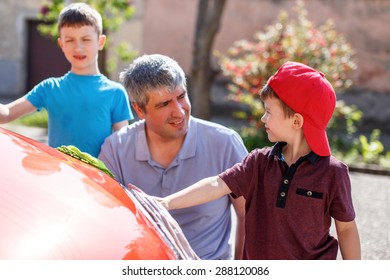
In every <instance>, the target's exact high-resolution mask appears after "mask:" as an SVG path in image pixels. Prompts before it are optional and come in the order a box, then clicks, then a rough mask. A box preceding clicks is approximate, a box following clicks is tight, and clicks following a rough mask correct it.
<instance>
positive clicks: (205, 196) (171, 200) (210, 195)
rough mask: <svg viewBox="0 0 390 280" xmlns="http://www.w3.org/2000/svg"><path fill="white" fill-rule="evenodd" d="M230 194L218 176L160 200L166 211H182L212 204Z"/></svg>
mask: <svg viewBox="0 0 390 280" xmlns="http://www.w3.org/2000/svg"><path fill="white" fill-rule="evenodd" d="M229 193H230V189H229V188H228V186H227V185H226V184H225V182H224V181H223V180H222V179H221V178H219V177H218V176H214V177H208V178H205V179H203V180H200V181H198V182H197V183H195V184H193V185H191V186H189V187H188V188H185V189H183V190H181V191H179V192H177V193H174V194H171V195H169V196H167V197H165V198H161V199H158V200H159V201H160V202H161V203H162V204H163V205H164V207H165V208H166V209H168V210H173V209H180V208H186V207H191V206H195V205H199V204H203V203H206V202H210V201H212V200H215V199H217V198H219V197H222V196H224V195H226V194H229Z"/></svg>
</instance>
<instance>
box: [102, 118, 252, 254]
mask: <svg viewBox="0 0 390 280" xmlns="http://www.w3.org/2000/svg"><path fill="white" fill-rule="evenodd" d="M247 153H248V152H247V150H246V148H245V146H244V144H243V141H242V139H241V137H240V136H239V135H238V134H237V132H235V131H233V130H231V129H228V128H226V127H223V126H221V125H218V124H215V123H211V122H207V121H203V120H200V119H196V118H193V117H191V118H190V122H189V128H188V132H187V135H186V137H185V140H184V143H183V146H182V147H181V149H180V151H179V153H178V155H177V156H176V158H175V159H174V160H173V161H172V162H171V164H170V165H169V166H168V167H167V168H164V167H163V166H161V165H160V164H159V163H157V162H155V161H154V160H153V159H152V157H151V155H150V152H149V148H148V145H147V141H146V134H145V122H144V121H143V120H142V121H138V122H136V123H134V124H132V125H130V126H128V127H124V128H122V129H121V130H119V131H118V132H116V133H113V134H112V135H111V136H109V137H108V138H107V139H106V141H105V142H104V144H103V146H102V150H101V152H100V155H99V158H100V159H101V160H102V161H103V162H104V163H105V164H106V165H107V167H108V168H109V169H110V170H111V171H112V172H113V173H114V174H115V177H116V179H117V180H118V181H119V182H120V183H122V184H123V185H125V186H127V185H128V183H132V184H134V185H135V186H137V187H139V188H140V189H142V190H143V191H144V192H145V193H147V194H149V195H153V196H159V197H164V196H167V195H169V194H172V193H175V192H177V191H179V190H182V189H184V188H186V187H188V186H190V185H192V184H193V183H196V182H197V181H199V180H201V179H203V178H206V177H209V176H214V175H217V174H219V173H220V172H222V171H224V170H225V169H227V168H229V167H232V166H233V165H234V164H235V163H238V162H240V161H241V160H242V159H243V158H244V157H245V156H246V155H247ZM230 206H231V203H230V198H229V196H228V195H226V196H224V197H222V198H220V199H217V200H214V201H211V202H209V203H206V204H202V205H198V206H194V207H189V208H184V209H178V210H173V211H170V213H171V215H172V216H173V218H175V220H176V221H177V222H178V224H179V225H180V227H181V229H182V230H183V233H184V234H185V236H186V238H187V240H188V242H189V243H190V245H191V247H192V248H193V250H194V251H195V252H196V254H197V255H198V256H199V257H200V258H201V259H231V258H232V248H231V244H229V238H230V232H231V208H230Z"/></svg>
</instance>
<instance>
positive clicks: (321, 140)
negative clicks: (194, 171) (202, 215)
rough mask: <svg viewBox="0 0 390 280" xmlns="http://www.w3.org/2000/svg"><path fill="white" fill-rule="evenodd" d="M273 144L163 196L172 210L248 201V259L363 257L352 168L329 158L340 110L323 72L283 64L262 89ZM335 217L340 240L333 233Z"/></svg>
mask: <svg viewBox="0 0 390 280" xmlns="http://www.w3.org/2000/svg"><path fill="white" fill-rule="evenodd" d="M260 97H261V99H262V100H263V102H264V105H265V113H264V115H263V117H262V118H261V120H262V122H263V123H264V125H265V129H266V131H267V134H268V139H269V140H270V141H271V142H275V143H276V144H275V145H274V146H273V147H266V148H262V149H255V150H253V151H252V152H251V153H250V154H249V155H248V156H247V157H246V158H244V160H243V161H242V162H241V163H238V164H236V165H235V166H233V167H232V168H230V169H228V170H226V171H225V172H223V173H221V174H219V175H218V176H214V177H209V178H206V179H203V180H201V181H199V182H197V183H195V184H194V185H192V186H190V187H189V188H187V189H184V190H182V191H180V192H178V193H176V194H172V195H170V196H167V197H165V198H158V200H159V201H160V202H162V203H163V205H164V206H165V207H166V208H167V209H168V210H172V209H177V208H183V207H189V206H193V205H197V204H201V203H205V202H208V201H211V200H214V199H216V198H218V197H220V196H222V195H225V194H231V195H232V196H233V197H240V196H243V197H244V198H245V200H246V207H245V208H246V215H245V225H246V226H245V246H244V254H243V256H244V259H271V260H281V259H336V258H337V252H338V246H340V251H341V255H342V257H343V259H360V258H361V252H360V239H359V233H358V230H357V226H356V223H355V212H354V208H353V203H352V196H351V183H350V178H349V174H348V168H347V166H346V165H345V164H343V163H342V162H341V161H339V160H337V159H336V158H335V157H333V156H331V153H330V148H329V143H328V139H327V135H326V126H327V124H328V122H329V120H330V118H331V116H332V114H333V111H334V108H335V105H336V96H335V92H334V90H333V88H332V86H331V85H330V83H329V82H328V81H327V80H326V78H325V76H324V74H323V73H321V72H318V71H316V70H315V69H313V68H310V67H308V66H306V65H304V64H301V63H297V62H286V63H285V64H283V65H282V66H281V67H280V68H279V70H278V71H277V72H276V73H275V75H274V76H272V77H271V78H270V79H269V80H268V82H267V85H266V86H265V87H264V88H263V89H262V91H261V93H260ZM332 218H333V219H334V221H335V225H336V231H337V238H338V240H336V239H335V238H334V237H333V236H331V235H330V233H329V229H330V227H331V221H332Z"/></svg>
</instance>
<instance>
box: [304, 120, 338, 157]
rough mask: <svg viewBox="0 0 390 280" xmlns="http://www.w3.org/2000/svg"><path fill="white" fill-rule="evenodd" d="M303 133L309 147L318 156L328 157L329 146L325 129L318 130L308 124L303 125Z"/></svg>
mask: <svg viewBox="0 0 390 280" xmlns="http://www.w3.org/2000/svg"><path fill="white" fill-rule="evenodd" d="M303 133H304V134H305V138H306V141H307V143H308V144H309V147H310V148H311V149H312V151H313V152H314V153H316V154H317V155H319V156H324V157H325V156H330V154H331V152H330V146H329V141H328V136H327V135H326V130H325V129H319V128H317V127H315V126H313V125H312V124H310V123H309V122H307V121H306V122H304V123H303Z"/></svg>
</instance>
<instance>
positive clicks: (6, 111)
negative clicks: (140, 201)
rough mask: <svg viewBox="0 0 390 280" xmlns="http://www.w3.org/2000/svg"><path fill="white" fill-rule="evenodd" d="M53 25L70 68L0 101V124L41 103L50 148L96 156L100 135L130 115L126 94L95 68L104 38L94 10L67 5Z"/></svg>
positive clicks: (107, 133) (105, 135)
mask: <svg viewBox="0 0 390 280" xmlns="http://www.w3.org/2000/svg"><path fill="white" fill-rule="evenodd" d="M58 30H59V38H58V44H59V46H60V47H61V49H62V51H63V52H64V55H65V57H66V59H67V60H68V61H69V63H70V64H71V69H70V71H69V72H68V73H66V74H65V75H64V76H62V77H56V78H48V79H46V80H44V81H42V82H41V83H39V84H38V85H36V86H35V87H34V88H33V89H32V90H31V91H30V92H29V93H27V94H26V95H25V96H23V97H21V98H19V99H17V100H15V101H13V102H11V103H9V104H7V105H3V104H0V123H6V122H10V121H12V120H15V119H17V118H19V117H21V116H23V115H26V114H28V113H31V112H33V111H35V110H41V109H42V108H45V109H46V110H47V112H48V116H49V120H48V141H49V145H50V146H51V147H54V148H55V147H58V146H61V145H74V146H76V147H77V148H79V149H80V150H81V151H83V152H87V153H89V154H91V155H92V156H95V157H97V156H98V154H99V152H100V146H101V145H102V143H103V142H104V139H105V138H106V137H107V136H108V135H110V134H111V132H112V131H113V130H114V131H116V130H119V129H120V128H122V127H124V126H126V125H128V120H131V119H133V115H132V113H131V110H130V106H129V101H128V97H127V93H126V91H125V89H124V88H123V86H122V85H121V84H120V83H117V82H114V81H111V80H109V79H108V78H107V77H105V76H104V75H102V74H101V73H100V71H99V68H98V52H99V51H100V50H102V49H103V47H104V44H105V42H106V37H105V35H104V34H102V30H103V26H102V18H101V16H100V14H99V13H98V12H97V11H96V10H95V9H93V8H92V7H91V6H89V5H87V4H85V3H73V4H70V5H68V6H67V7H65V8H64V9H63V10H62V11H61V13H60V15H59V18H58Z"/></svg>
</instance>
